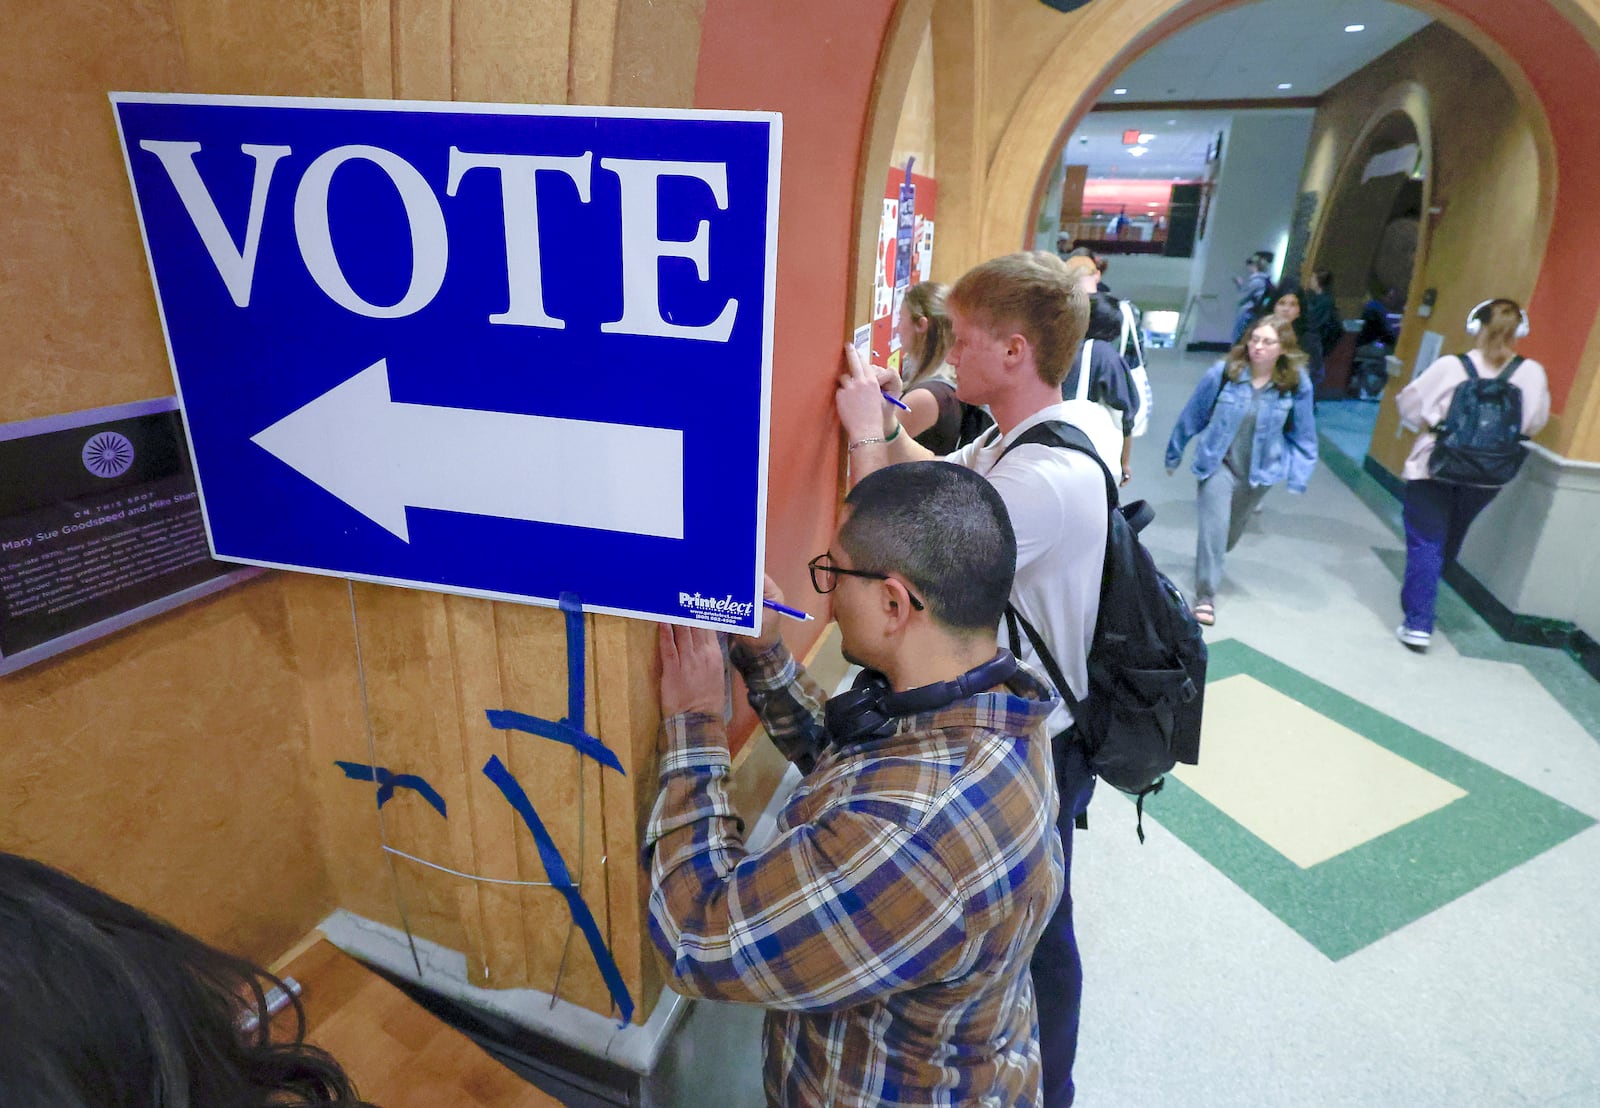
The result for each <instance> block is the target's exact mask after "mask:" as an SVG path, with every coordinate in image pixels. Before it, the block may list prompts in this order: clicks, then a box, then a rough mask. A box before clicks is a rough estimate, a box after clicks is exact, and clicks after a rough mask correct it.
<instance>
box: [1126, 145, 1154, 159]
mask: <svg viewBox="0 0 1600 1108" xmlns="http://www.w3.org/2000/svg"><path fill="white" fill-rule="evenodd" d="M1148 153H1150V148H1149V147H1148V146H1130V147H1128V154H1129V156H1130V157H1134V158H1142V157H1144V156H1145V155H1146V154H1148Z"/></svg>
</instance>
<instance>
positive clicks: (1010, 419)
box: [834, 251, 1114, 1108]
mask: <svg viewBox="0 0 1600 1108" xmlns="http://www.w3.org/2000/svg"><path fill="white" fill-rule="evenodd" d="M948 303H949V308H950V320H951V327H952V331H953V334H954V338H953V341H952V343H951V346H950V353H949V355H948V357H949V361H950V364H951V365H953V366H955V367H956V373H957V378H956V380H957V388H958V389H959V390H960V395H961V399H962V400H965V401H966V402H968V403H970V404H986V405H988V407H989V410H990V411H991V412H992V413H993V414H994V419H995V425H996V426H995V429H994V430H993V431H991V432H990V433H989V434H986V435H985V436H983V437H982V438H980V439H978V440H977V441H976V442H973V443H971V444H969V445H968V446H965V447H963V448H962V449H960V450H957V451H956V452H955V453H954V454H951V455H949V457H948V458H947V459H946V461H949V462H953V463H955V464H956V465H960V466H963V467H965V468H967V469H970V470H972V471H973V472H974V473H978V474H982V475H983V476H984V477H985V478H986V479H987V480H988V481H989V483H990V484H992V485H993V486H994V488H995V491H996V492H998V493H999V494H1000V498H1001V499H1002V500H1004V501H1005V505H1006V510H1007V511H1008V512H1009V513H1010V515H1011V523H1012V526H1013V527H1015V528H1016V532H1017V577H1016V582H1015V583H1014V584H1013V586H1012V589H1011V604H1012V606H1013V607H1014V608H1015V609H1016V610H1017V612H1018V614H1019V615H1020V616H1021V618H1022V620H1025V621H1026V622H1028V623H1030V624H1032V625H1033V626H1034V627H1035V628H1037V629H1038V631H1039V632H1040V637H1041V645H1042V646H1044V648H1045V650H1046V651H1047V652H1048V654H1049V656H1050V657H1051V659H1052V660H1053V661H1054V663H1055V666H1056V669H1057V671H1058V672H1059V673H1060V674H1061V676H1062V677H1063V678H1064V679H1065V682H1066V684H1067V685H1068V686H1069V687H1070V690H1071V693H1072V695H1073V696H1074V697H1077V698H1079V699H1080V700H1081V699H1082V698H1084V697H1087V696H1088V694H1089V663H1088V657H1089V643H1090V641H1091V640H1092V639H1093V638H1094V630H1095V623H1096V621H1097V620H1098V618H1099V615H1100V587H1101V582H1102V579H1103V577H1104V567H1105V557H1106V535H1107V523H1108V516H1107V507H1108V504H1107V501H1108V490H1107V478H1108V476H1109V473H1108V471H1107V470H1106V469H1104V468H1102V464H1101V463H1100V462H1098V461H1096V460H1095V459H1094V458H1092V457H1090V456H1089V455H1087V454H1082V453H1079V452H1078V451H1076V450H1068V449H1063V448H1060V447H1056V446H1050V445H1047V444H1046V443H1044V442H1040V441H1037V440H1036V439H1033V438H1031V437H1030V436H1032V435H1037V434H1040V433H1042V432H1043V431H1048V430H1049V428H1047V427H1046V426H1045V425H1047V424H1049V425H1052V426H1053V425H1055V424H1057V423H1070V422H1072V405H1070V404H1068V403H1066V402H1065V401H1063V400H1062V398H1061V383H1062V381H1064V380H1065V379H1066V377H1067V374H1068V373H1069V372H1070V370H1071V368H1072V364H1073V360H1074V359H1075V358H1076V357H1077V356H1078V351H1079V349H1080V344H1081V343H1082V342H1083V337H1084V333H1085V331H1086V330H1087V328H1088V325H1089V298H1088V296H1087V295H1086V293H1085V291H1084V290H1083V289H1082V288H1080V287H1078V284H1077V283H1076V282H1075V281H1074V280H1073V278H1072V274H1071V271H1070V270H1069V269H1068V266H1067V263H1065V262H1063V261H1061V259H1060V258H1057V257H1054V256H1052V255H1050V254H1046V253H1044V252H1042V251H1033V252H1024V253H1017V254H1007V255H1005V256H1003V257H999V258H992V259H990V260H989V261H986V262H983V263H981V264H979V265H976V266H974V267H973V268H972V269H970V270H968V271H967V272H966V273H965V274H964V275H963V276H962V277H961V279H960V280H959V281H957V282H956V283H955V287H954V288H952V289H951V290H950V296H949V301H948ZM845 360H846V362H847V364H848V366H849V372H847V373H846V374H844V375H843V376H842V378H841V380H840V382H839V391H838V392H837V393H836V394H835V396H834V406H835V408H837V410H838V413H839V423H840V425H841V427H842V428H843V430H844V434H845V443H846V446H847V451H848V453H849V456H850V473H851V476H852V477H853V478H855V479H856V480H861V481H864V480H866V478H867V476H868V475H870V474H872V473H873V472H875V471H876V470H878V469H880V468H881V467H883V466H886V465H890V464H892V463H896V462H909V461H915V460H919V459H922V458H926V457H928V456H929V455H928V453H927V451H925V450H923V449H922V448H921V447H919V446H917V444H916V443H914V442H912V441H911V440H910V436H908V435H906V434H904V433H903V432H902V430H901V427H900V422H899V413H898V410H897V409H896V408H894V407H893V406H892V405H891V404H889V403H888V402H887V401H885V400H884V392H885V391H886V390H887V391H888V392H890V393H893V392H895V391H897V390H898V389H899V384H900V382H899V381H898V379H896V378H895V377H894V376H893V375H892V374H879V373H877V372H876V371H874V370H873V368H872V367H871V366H869V365H867V364H866V363H865V362H863V361H862V360H861V358H860V357H859V356H858V355H857V354H856V352H855V349H854V348H853V347H846V349H845ZM1036 428H1039V429H1040V430H1039V431H1035V429H1036ZM1025 438H1026V439H1027V440H1028V441H1022V440H1024V439H1025ZM1112 480H1113V483H1114V478H1112ZM1113 487H1114V485H1113ZM946 541H950V540H946ZM1017 638H1018V640H1019V641H1016V642H1015V645H1012V642H1013V639H1012V636H1011V635H1010V634H1008V635H1007V636H1006V645H1010V646H1011V649H1012V650H1013V652H1015V653H1016V654H1017V655H1018V657H1019V658H1021V660H1022V661H1023V662H1024V663H1026V664H1029V665H1033V666H1036V667H1037V669H1038V670H1039V672H1048V670H1049V666H1048V665H1047V664H1046V663H1045V662H1044V661H1043V660H1042V657H1041V655H1040V654H1039V653H1038V652H1037V651H1036V650H1035V649H1034V644H1033V642H1032V641H1031V637H1030V636H1018V637H1017ZM1047 726H1048V729H1049V732H1050V739H1051V748H1052V754H1053V756H1054V758H1055V774H1056V788H1057V794H1058V795H1059V797H1060V801H1061V803H1060V809H1059V815H1058V817H1057V819H1056V831H1057V832H1058V834H1059V836H1060V838H1061V847H1062V855H1063V859H1064V861H1065V864H1066V872H1067V884H1066V887H1065V888H1063V890H1062V894H1061V903H1060V904H1059V905H1058V906H1057V908H1056V911H1055V914H1054V915H1053V916H1052V917H1051V919H1050V922H1049V924H1048V925H1046V927H1045V931H1044V934H1043V936H1042V937H1041V938H1040V939H1039V945H1038V948H1037V949H1036V950H1035V951H1034V955H1033V967H1032V969H1033V983H1034V988H1035V990H1036V991H1037V994H1038V1002H1039V1050H1040V1054H1041V1056H1042V1057H1043V1062H1044V1092H1043V1096H1042V1098H1041V1103H1042V1104H1043V1105H1044V1106H1045V1108H1065V1106H1066V1105H1069V1104H1071V1103H1072V1102H1073V1098H1074V1097H1075V1096H1076V1095H1077V1093H1076V1086H1074V1085H1073V1082H1072V1065H1073V1061H1074V1059H1075V1058H1076V1057H1077V1050H1078V1015H1079V1009H1080V1005H1081V1001H1082V997H1083V960H1082V959H1081V958H1080V957H1079V953H1078V939H1077V932H1076V930H1075V929H1074V927H1073V919H1072V888H1071V884H1072V880H1071V871H1072V832H1073V827H1074V823H1075V820H1076V817H1077V816H1078V815H1079V814H1081V813H1083V812H1085V810H1086V809H1087V808H1088V806H1089V798H1090V796H1091V795H1092V793H1093V791H1094V776H1093V774H1091V773H1090V771H1089V762H1088V756H1087V754H1086V753H1085V751H1084V747H1083V744H1082V743H1081V742H1079V741H1078V739H1077V738H1076V736H1075V731H1074V724H1073V716H1072V710H1071V709H1070V708H1068V707H1067V705H1066V703H1065V701H1064V700H1058V701H1057V703H1056V706H1055V708H1054V709H1053V710H1052V711H1051V713H1050V719H1049V721H1048V724H1047Z"/></svg>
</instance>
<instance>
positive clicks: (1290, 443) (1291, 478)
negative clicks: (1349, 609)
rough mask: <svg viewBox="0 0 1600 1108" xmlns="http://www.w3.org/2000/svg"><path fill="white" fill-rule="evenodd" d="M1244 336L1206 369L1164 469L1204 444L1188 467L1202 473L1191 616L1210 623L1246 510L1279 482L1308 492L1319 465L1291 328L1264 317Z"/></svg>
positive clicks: (1308, 394)
mask: <svg viewBox="0 0 1600 1108" xmlns="http://www.w3.org/2000/svg"><path fill="white" fill-rule="evenodd" d="M1245 334H1246V337H1245V338H1243V339H1241V340H1240V342H1239V343H1238V344H1237V345H1236V346H1234V348H1233V349H1232V350H1230V351H1229V352H1228V356H1227V357H1226V358H1225V359H1223V360H1222V361H1220V362H1218V363H1217V364H1216V365H1214V366H1212V367H1211V368H1210V369H1208V370H1206V373H1205V376H1204V377H1202V378H1201V379H1200V383H1199V384H1198V385H1197V386H1195V390H1194V395H1192V396H1190V397H1189V402H1188V403H1187V404H1185V405H1184V408H1183V411H1182V413H1180V414H1179V416H1178V425H1177V426H1176V427H1174V428H1173V429H1172V437H1171V438H1169V439H1168V440H1167V473H1168V474H1171V473H1173V472H1174V471H1175V470H1177V468H1178V463H1180V462H1182V461H1183V449H1184V447H1185V446H1187V445H1188V444H1189V440H1190V439H1192V438H1196V437H1198V438H1199V440H1200V441H1199V442H1198V443H1197V444H1196V445H1195V451H1194V465H1193V466H1191V467H1190V469H1191V471H1192V472H1193V473H1194V475H1195V476H1196V477H1198V478H1199V479H1200V488H1199V492H1198V501H1199V505H1198V506H1199V535H1198V537H1197V538H1198V541H1197V542H1196V549H1195V592H1194V598H1195V604H1194V616H1195V619H1196V620H1198V621H1199V622H1201V623H1204V624H1208V625H1209V624H1211V623H1214V622H1215V621H1216V600H1217V585H1218V584H1219V583H1220V582H1221V580H1222V558H1223V555H1224V554H1225V553H1226V552H1227V551H1229V550H1232V549H1233V548H1234V546H1235V544H1237V543H1238V541H1239V536H1240V535H1242V534H1243V533H1244V525H1245V522H1246V521H1247V520H1248V519H1249V518H1250V513H1251V511H1252V510H1253V509H1254V508H1255V507H1256V505H1257V504H1259V503H1260V502H1261V498H1262V497H1264V496H1265V495H1266V494H1267V490H1268V489H1270V488H1271V487H1272V486H1273V485H1276V484H1278V483H1279V482H1281V481H1287V482H1288V484H1289V491H1290V492H1294V493H1301V492H1305V491H1306V483H1307V482H1308V481H1310V480H1311V470H1312V467H1314V466H1315V465H1316V464H1317V428H1316V416H1315V415H1314V414H1313V410H1312V406H1311V399H1312V387H1311V381H1310V379H1309V378H1308V377H1307V376H1306V374H1305V373H1304V372H1303V371H1302V368H1301V367H1302V365H1303V363H1304V362H1305V355H1303V354H1301V353H1300V348H1299V346H1298V345H1297V344H1296V343H1295V339H1294V328H1293V327H1292V326H1291V325H1290V324H1289V322H1288V321H1287V320H1283V319H1279V318H1277V317H1275V316H1268V317H1266V318H1264V319H1259V320H1257V321H1256V322H1255V324H1254V325H1253V326H1252V327H1251V328H1250V329H1249V330H1248V331H1247V332H1245ZM1241 432H1242V433H1241Z"/></svg>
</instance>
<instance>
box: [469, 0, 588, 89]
mask: <svg viewBox="0 0 1600 1108" xmlns="http://www.w3.org/2000/svg"><path fill="white" fill-rule="evenodd" d="M572 8H573V2H572V0H455V2H454V4H452V5H451V13H452V28H453V36H454V38H453V43H452V47H451V49H452V61H453V64H454V70H455V87H454V92H453V95H452V98H453V99H456V100H487V101H493V102H496V103H501V102H504V103H525V104H561V103H565V102H566V99H567V69H568V65H569V58H570V56H571V54H570V47H571V44H572V14H573V13H572Z"/></svg>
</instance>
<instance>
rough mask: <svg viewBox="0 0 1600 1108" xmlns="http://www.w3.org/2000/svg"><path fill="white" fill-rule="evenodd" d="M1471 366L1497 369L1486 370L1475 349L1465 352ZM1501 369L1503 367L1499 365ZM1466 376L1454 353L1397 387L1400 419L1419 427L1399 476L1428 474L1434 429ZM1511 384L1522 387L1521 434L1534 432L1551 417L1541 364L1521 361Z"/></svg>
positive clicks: (1486, 374)
mask: <svg viewBox="0 0 1600 1108" xmlns="http://www.w3.org/2000/svg"><path fill="white" fill-rule="evenodd" d="M1467 357H1469V358H1471V359H1472V364H1473V366H1474V367H1475V368H1476V369H1477V371H1478V373H1479V374H1480V375H1481V376H1484V377H1492V376H1494V375H1495V374H1496V373H1497V372H1499V371H1498V370H1491V369H1489V368H1488V367H1487V366H1486V365H1485V364H1484V361H1483V355H1482V354H1481V353H1479V352H1478V351H1476V350H1474V351H1472V352H1471V353H1469V354H1468V355H1467ZM1501 368H1504V367H1501ZM1466 379H1467V371H1466V370H1465V369H1462V368H1461V361H1460V359H1459V358H1457V357H1456V356H1455V355H1454V354H1450V355H1447V356H1445V357H1443V358H1440V359H1439V360H1438V361H1436V362H1434V363H1433V364H1432V365H1431V366H1429V367H1428V368H1427V369H1425V370H1423V371H1422V372H1421V373H1419V374H1417V376H1416V379H1415V380H1413V381H1412V382H1411V383H1410V384H1409V385H1407V386H1406V387H1405V388H1403V389H1401V390H1400V395H1399V396H1397V397H1395V404H1396V405H1398V406H1399V408H1400V422H1401V423H1403V424H1405V425H1406V426H1407V427H1412V428H1420V429H1422V430H1421V434H1419V435H1418V436H1417V441H1416V443H1415V444H1414V445H1413V446H1412V447H1411V456H1410V457H1408V458H1407V459H1406V464H1405V468H1404V469H1402V470H1401V471H1400V476H1401V477H1404V478H1405V479H1406V480H1407V481H1417V480H1424V479H1426V478H1427V476H1428V459H1429V458H1430V457H1431V456H1432V455H1433V431H1432V430H1431V429H1430V428H1433V427H1437V426H1438V425H1439V424H1440V422H1441V421H1443V419H1444V417H1445V413H1446V412H1448V411H1449V410H1450V400H1451V398H1452V397H1453V396H1455V392H1456V386H1458V385H1460V384H1461V382H1463V381H1465V380H1466ZM1511 383H1512V384H1513V385H1515V386H1517V388H1519V389H1521V390H1522V433H1523V434H1524V435H1537V434H1538V433H1539V432H1540V430H1542V429H1543V428H1544V425H1545V421H1547V420H1548V419H1549V418H1550V384H1549V382H1548V381H1546V380H1545V376H1544V366H1542V365H1540V364H1539V363H1538V362H1536V361H1534V360H1533V359H1532V358H1529V359H1528V360H1526V361H1524V362H1523V363H1522V364H1521V365H1519V366H1518V367H1517V371H1516V372H1515V373H1513V374H1512V375H1511Z"/></svg>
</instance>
